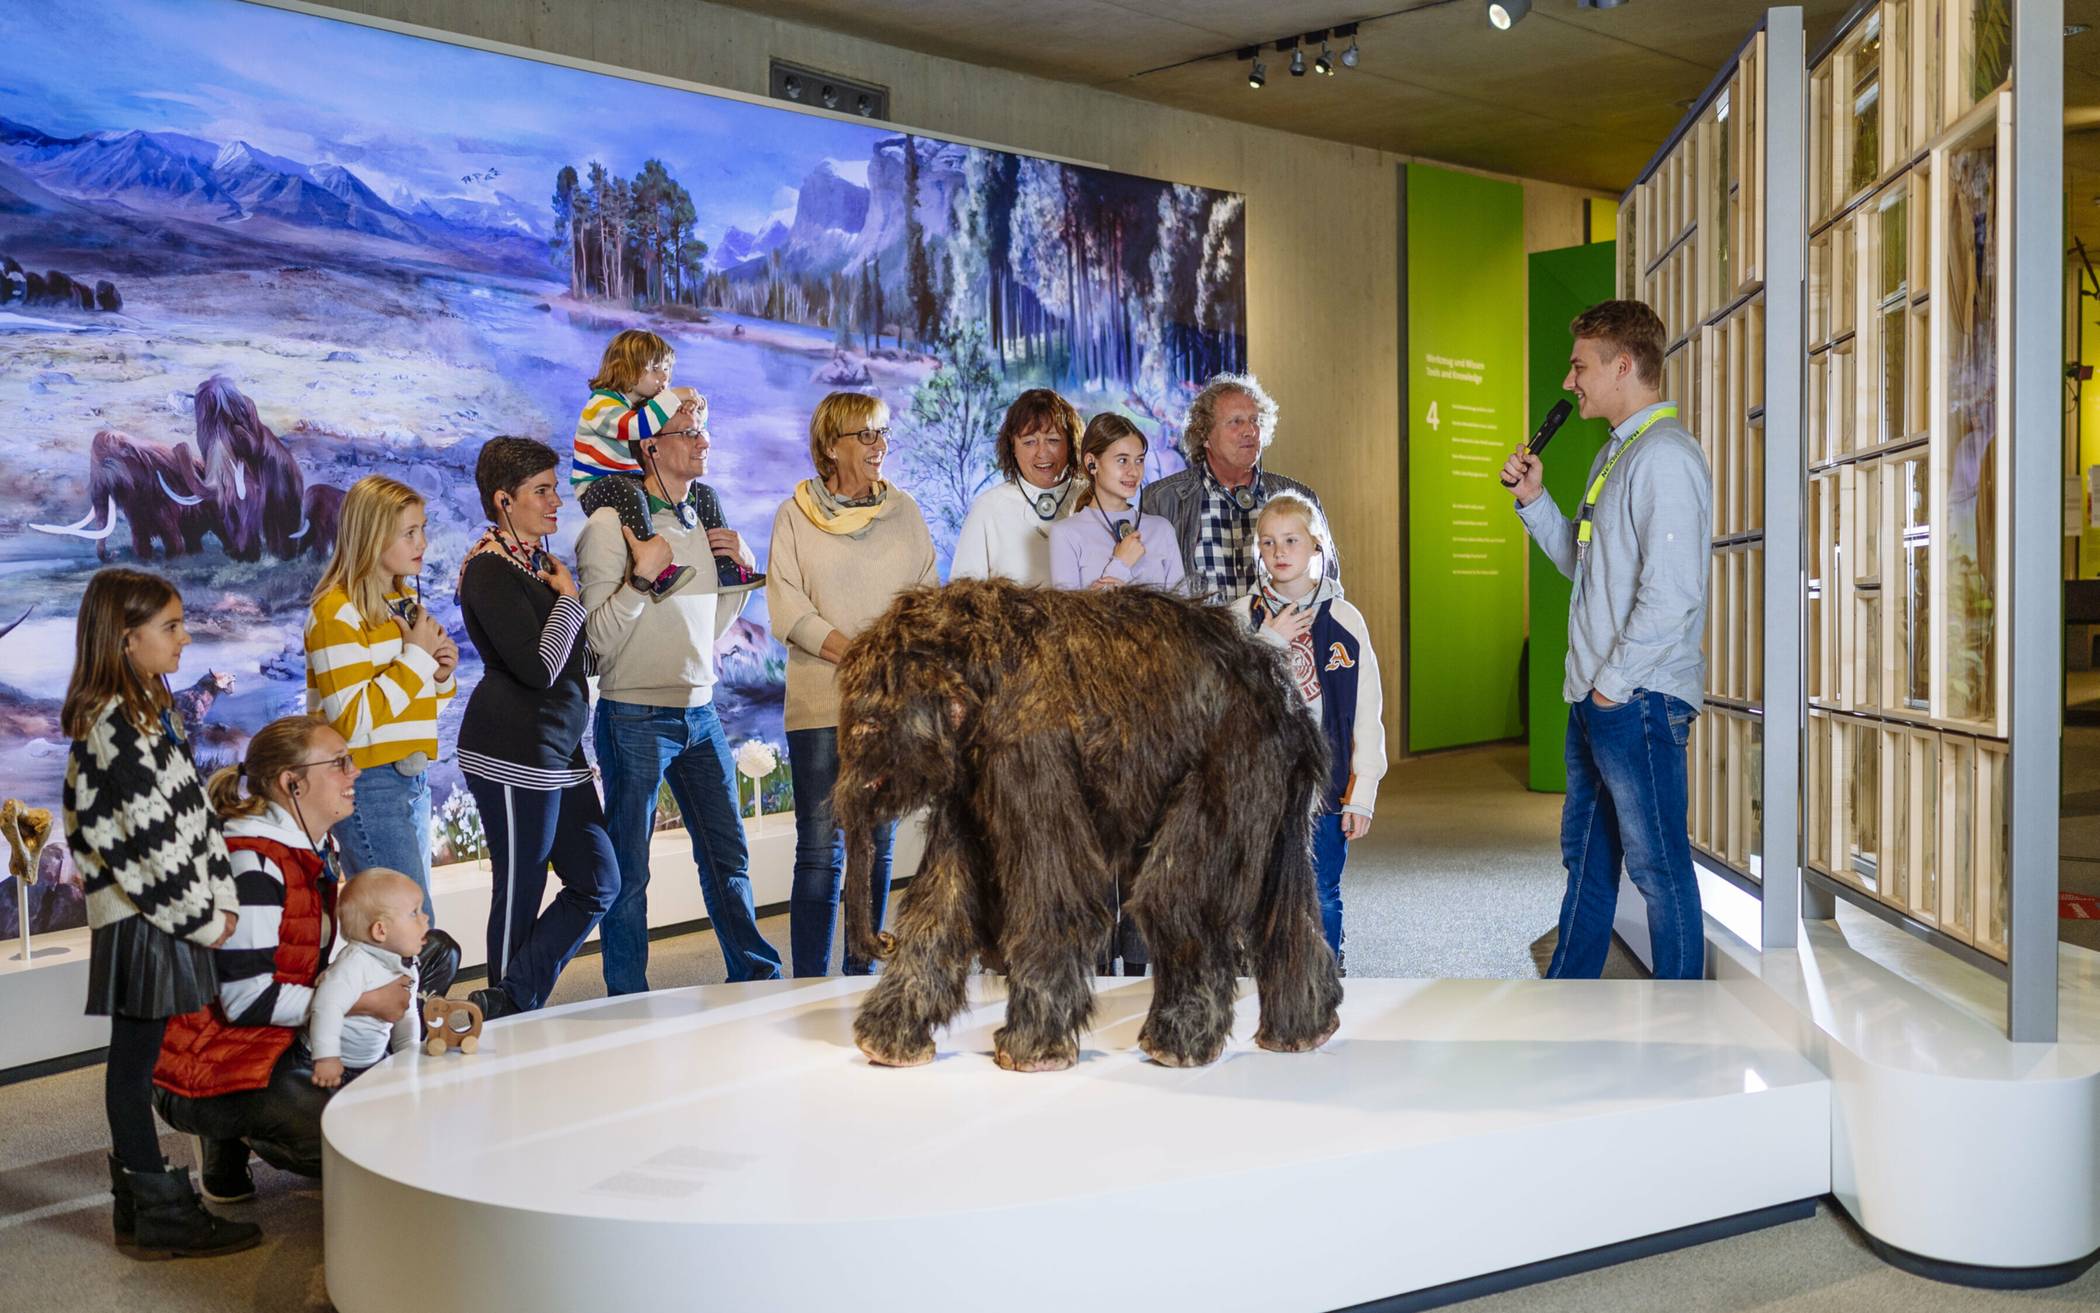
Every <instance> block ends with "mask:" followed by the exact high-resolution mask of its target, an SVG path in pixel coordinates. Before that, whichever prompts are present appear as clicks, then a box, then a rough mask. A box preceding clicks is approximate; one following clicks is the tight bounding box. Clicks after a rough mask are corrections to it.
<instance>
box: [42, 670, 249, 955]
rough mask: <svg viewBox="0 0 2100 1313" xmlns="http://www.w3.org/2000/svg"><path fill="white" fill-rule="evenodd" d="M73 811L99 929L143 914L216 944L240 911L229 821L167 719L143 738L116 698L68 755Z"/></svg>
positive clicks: (92, 916)
mask: <svg viewBox="0 0 2100 1313" xmlns="http://www.w3.org/2000/svg"><path fill="white" fill-rule="evenodd" d="M65 814H66V843H67V844H68V846H70V847H71V848H72V850H73V864H74V865H75V866H77V867H78V868H79V869H80V877H81V880H82V882H83V884H84V885H85V886H86V890H87V913H88V924H89V925H91V926H93V927H94V928H96V929H98V930H99V929H101V928H102V927H103V926H107V925H114V924H116V923H117V922H119V921H121V920H123V919H124V918H125V917H128V916H143V917H145V918H146V920H148V921H149V922H151V923H152V924H153V925H154V926H155V927H156V928H158V929H161V930H164V931H166V932H167V933H169V934H171V935H174V936H176V937H178V938H182V939H191V940H195V941H196V942H197V943H200V944H205V945H207V946H208V945H210V944H211V943H213V942H214V941H216V940H217V939H218V938H219V936H220V934H221V933H222V932H223V931H224V930H225V918H224V916H223V914H224V913H226V912H238V911H239V910H240V895H239V894H238V893H237V892H236V891H235V889H234V884H233V863H232V861H231V860H230V859H229V858H228V856H227V853H226V840H225V838H224V836H222V835H221V834H220V832H219V818H218V816H217V815H216V814H215V813H214V812H213V811H212V809H211V806H210V804H209V803H208V802H206V801H205V797H204V785H203V782H202V781H200V780H199V779H198V778H197V768H196V766H195V765H194V764H192V763H191V761H190V754H189V749H188V747H187V745H185V744H184V743H183V741H182V740H181V739H180V738H178V737H177V736H176V735H174V734H172V733H170V732H169V731H168V729H167V727H166V724H165V722H163V723H162V724H160V725H156V726H154V727H153V729H152V730H151V731H144V732H142V731H141V730H140V729H139V728H138V727H137V726H136V725H134V724H132V723H131V718H130V717H129V716H127V715H125V714H124V708H123V704H122V703H120V702H119V701H117V700H116V699H114V698H112V699H111V700H110V701H109V703H108V704H107V705H106V706H104V707H103V708H102V711H101V713H100V714H99V715H98V716H96V718H95V723H94V725H93V726H92V727H90V728H89V730H88V733H87V737H86V738H82V739H75V740H74V742H73V749H72V751H71V753H70V754H68V756H67V758H66V791H65Z"/></svg>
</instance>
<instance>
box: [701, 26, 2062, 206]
mask: <svg viewBox="0 0 2100 1313" xmlns="http://www.w3.org/2000/svg"><path fill="white" fill-rule="evenodd" d="M723 2H724V3H728V4H731V5H734V6H735V7H737V8H740V9H745V10H749V11H751V12H754V13H760V14H765V15H767V16H770V17H774V18H781V19H786V20H789V21H793V22H801V23H807V24H810V25H812V26H816V27H823V28H829V29H831V30H834V31H838V32H844V33H848V34H851V35H853V36H858V37H863V38H866V39H869V40H873V41H879V42H882V43H884V44H886V45H893V46H900V47H902V48H904V49H907V50H916V51H920V52H922V53H925V54H930V55H938V56H942V57H945V58H950V59H957V60H962V61H965V62H967V63H972V64H984V65H990V66H993V67H997V68H1009V69H1014V70H1017V71H1019V72H1023V73H1029V74H1032V75H1034V76H1037V77H1044V78H1051V79H1055V80H1058V81H1064V82H1079V83H1085V84H1087V85H1090V86H1096V87H1100V88H1102V89H1104V90H1108V91H1114V92H1116V93H1118V94H1120V95H1126V96H1135V97H1138V98H1139V99H1142V100H1150V101H1157V102H1159V103H1161V104H1165V105H1173V106H1176V107H1179V108H1181V109H1187V110H1193V111H1196V112H1197V113H1201V114H1212V115H1216V116H1218V117H1220V118H1229V119H1238V120H1241V121H1243V122H1248V123H1259V124H1262V125H1264V126H1266V127H1272V128H1278V129H1281V130H1283V131H1285V132H1295V133H1302V134H1304V135H1306V136H1310V137H1323V138H1328V139H1330V140H1334V141H1343V142H1349V143H1352V144H1355V145H1360V146H1372V147H1377V148H1379V149H1383V150H1389V151H1394V152H1397V153H1400V154H1406V155H1415V156H1420V157H1422V158H1426V159H1434V160H1442V161H1446V162H1448V163H1453V164H1464V165H1470V166H1473V167H1475V168H1481V169H1491V170H1494V171H1496V172H1500V173H1508V174H1515V175H1517V176H1520V177H1527V178H1543V179H1547V180H1550V181H1554V182H1564V183H1570V184H1573V185H1575V186H1580V187H1590V188H1595V189H1598V190H1601V191H1605V192H1611V193H1617V192H1619V191H1621V190H1623V189H1624V188H1625V187H1626V186H1627V185H1628V184H1630V183H1631V182H1632V181H1633V179H1634V177H1635V175H1636V174H1638V173H1639V171H1640V168H1641V166H1642V165H1643V164H1645V163H1647V161H1648V157H1649V155H1650V154H1651V153H1653V151H1654V149H1655V147H1656V146H1657V145H1659V144H1660V143H1661V142H1662V140H1663V138H1665V137H1666V136H1668V135H1669V132H1670V130H1671V129H1672V128H1674V127H1675V126H1676V124H1677V121H1678V119H1679V118H1680V117H1682V115H1683V113H1684V102H1685V101H1687V100H1689V99H1690V98H1691V97H1694V96H1697V95H1698V94H1699V93H1700V92H1701V91H1702V90H1704V89H1705V87H1706V84H1707V82H1708V81H1709V80H1710V79H1711V78H1712V77H1713V74H1714V72H1715V71H1716V70H1717V69H1719V68H1720V66H1721V65H1722V63H1723V62H1725V61H1726V60H1727V59H1728V58H1729V56H1730V55H1732V54H1733V53H1734V52H1735V49H1736V47H1737V46H1738V45H1740V44H1741V43H1742V40H1743V37H1744V35H1745V34H1746V33H1747V32H1749V30H1750V29H1751V27H1752V26H1754V25H1755V24H1756V23H1757V21H1758V19H1759V17H1760V16H1762V14H1763V13H1764V10H1765V6H1764V5H1763V4H1758V3H1746V2H1745V0H1628V3H1625V4H1623V5H1621V6H1620V7H1618V8H1616V9H1607V10H1592V9H1581V8H1578V7H1577V6H1576V3H1575V0H1535V3H1534V6H1533V9H1532V12H1531V14H1530V16H1529V17H1528V18H1526V19H1525V20H1524V21H1522V22H1520V23H1518V24H1517V25H1516V26H1515V27H1513V28H1511V29H1510V30H1509V31H1507V32H1498V31H1496V30H1495V29H1494V28H1492V27H1490V26H1489V24H1488V21H1487V17H1486V5H1485V3H1484V0H1382V3H1381V0H1372V3H1371V4H1369V5H1364V4H1357V5H1349V4H1341V3H1334V2H1333V0H1026V2H1025V3H1023V2H1022V0H723ZM2071 3H2072V5H2073V7H2074V8H2075V7H2078V6H2080V5H2082V4H2091V5H2093V6H2094V7H2100V0H2071ZM1852 4H1853V0H1804V3H1803V9H1804V11H1805V16H1806V19H1807V26H1808V41H1809V45H1810V47H1811V48H1813V47H1815V46H1816V45H1818V44H1820V42H1821V41H1822V39H1823V38H1824V36H1826V35H1827V34H1828V33H1829V32H1831V31H1832V30H1833V29H1834V28H1835V27H1836V26H1837V24H1838V22H1839V21H1840V20H1841V19H1842V18H1843V17H1844V15H1845V13H1846V12H1847V11H1849V10H1850V9H1851V8H1852ZM1386 11H1399V12H1386ZM1372 14H1382V15H1383V16H1380V17H1368V15H1372ZM1355 20H1366V21H1363V22H1362V25H1361V31H1360V34H1359V36H1358V41H1359V42H1360V43H1361V45H1362V49H1363V57H1362V60H1361V62H1360V63H1359V65H1358V66H1357V67H1356V68H1354V69H1348V68H1337V70H1336V73H1335V76H1333V77H1319V76H1317V75H1315V74H1312V73H1310V72H1308V73H1307V75H1306V76H1304V77H1301V78H1294V77H1292V76H1290V74H1289V72H1288V71H1287V68H1288V64H1289V62H1290V59H1289V56H1288V55H1278V54H1277V53H1276V52H1275V49H1274V47H1273V44H1270V45H1269V48H1268V49H1266V50H1265V51H1264V52H1263V54H1262V58H1263V60H1264V61H1265V62H1266V63H1267V64H1268V85H1267V86H1266V87H1264V88H1263V89H1262V90H1260V91H1254V90H1251V89H1250V88H1249V87H1248V86H1247V78H1246V74H1247V65H1246V63H1244V62H1242V61H1239V60H1236V59H1235V58H1233V56H1232V54H1231V53H1230V52H1232V51H1233V50H1235V49H1236V48H1238V47H1241V46H1247V45H1254V44H1256V43H1273V42H1274V41H1275V40H1276V39H1277V38H1280V37H1286V36H1291V35H1295V34H1298V33H1302V32H1308V31H1312V30H1314V29H1317V28H1323V27H1332V26H1334V25H1335V24H1338V23H1346V22H1350V21H1355ZM2094 40H2095V42H2096V44H2100V35H2096V36H2095V38H2094ZM1345 44H1347V43H1346V42H1338V43H1336V45H1335V52H1336V53H1337V54H1339V53H1340V51H1341V47H1342V46H1343V45H1345ZM1220 52H1225V53H1224V57H1223V58H1218V59H1206V58H1204V57H1205V56H1210V55H1217V54H1219V53H1220ZM1318 53H1319V52H1318V48H1317V47H1314V48H1313V49H1311V50H1309V51H1308V52H1307V54H1306V59H1307V62H1308V64H1309V63H1310V62H1311V60H1312V59H1313V57H1314V56H1315V55H1317V54H1318ZM1191 61H1193V62H1191ZM2095 86H2096V97H2095V102H2096V104H2100V81H2096V83H2095Z"/></svg>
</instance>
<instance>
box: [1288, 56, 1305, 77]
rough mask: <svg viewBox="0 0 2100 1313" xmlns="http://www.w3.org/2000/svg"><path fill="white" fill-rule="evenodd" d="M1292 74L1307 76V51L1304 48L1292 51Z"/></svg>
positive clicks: (1293, 75)
mask: <svg viewBox="0 0 2100 1313" xmlns="http://www.w3.org/2000/svg"><path fill="white" fill-rule="evenodd" d="M1291 76H1292V77H1294V78H1302V77H1304V76H1305V52H1304V51H1303V50H1293V51H1292V52H1291Z"/></svg>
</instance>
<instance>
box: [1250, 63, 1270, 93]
mask: <svg viewBox="0 0 2100 1313" xmlns="http://www.w3.org/2000/svg"><path fill="white" fill-rule="evenodd" d="M1268 80H1269V66H1268V65H1267V64H1264V63H1262V62H1261V61H1260V60H1258V59H1257V60H1255V61H1254V67H1253V69H1252V70H1250V71H1249V72H1248V74H1247V85H1248V86H1250V87H1253V88H1254V89H1255V90H1256V91H1259V90H1261V84H1262V83H1264V82H1267V81H1268Z"/></svg>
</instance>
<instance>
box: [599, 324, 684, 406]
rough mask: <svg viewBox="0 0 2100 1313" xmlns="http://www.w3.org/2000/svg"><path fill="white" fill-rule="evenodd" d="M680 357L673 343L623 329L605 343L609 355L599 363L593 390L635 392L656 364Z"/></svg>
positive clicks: (641, 331)
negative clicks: (672, 346) (607, 389)
mask: <svg viewBox="0 0 2100 1313" xmlns="http://www.w3.org/2000/svg"><path fill="white" fill-rule="evenodd" d="M677 358H678V353H677V352H676V351H673V350H672V349H671V344H670V343H669V342H666V341H664V340H663V339H662V338H660V337H658V336H657V335H656V334H654V333H652V332H650V331H649V330H648V329H646V328H625V329H622V330H620V331H619V332H617V333H615V334H613V340H612V341H610V342H607V343H606V344H605V356H604V358H603V359H601V360H600V361H599V362H598V373H597V376H596V377H595V378H593V379H592V380H591V390H592V391H596V390H598V389H599V388H610V389H611V390H612V391H614V392H632V391H634V385H635V384H637V383H639V382H641V381H642V373H643V371H645V370H647V369H649V368H650V367H652V366H654V365H660V364H669V363H670V362H671V361H673V360H676V359H677Z"/></svg>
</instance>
